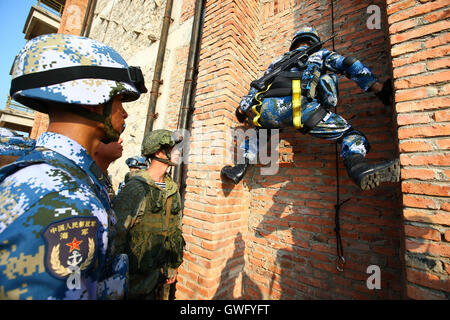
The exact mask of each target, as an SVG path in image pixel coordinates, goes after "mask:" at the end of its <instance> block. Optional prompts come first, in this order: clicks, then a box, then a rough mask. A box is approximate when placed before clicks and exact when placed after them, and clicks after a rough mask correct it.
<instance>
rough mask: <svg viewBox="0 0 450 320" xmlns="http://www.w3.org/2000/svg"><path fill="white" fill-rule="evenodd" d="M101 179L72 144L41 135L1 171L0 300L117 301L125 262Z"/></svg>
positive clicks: (124, 281)
mask: <svg viewBox="0 0 450 320" xmlns="http://www.w3.org/2000/svg"><path fill="white" fill-rule="evenodd" d="M101 177H102V172H101V170H100V168H99V167H98V166H97V165H96V164H95V162H94V161H93V159H92V158H91V156H90V155H89V154H88V153H87V152H86V150H85V149H84V148H83V147H82V146H81V145H79V144H78V143H77V142H76V141H74V140H71V139H69V138H68V137H65V136H63V135H60V134H56V133H51V132H46V133H43V134H42V135H41V136H40V137H39V139H38V140H37V141H36V149H35V150H34V151H33V152H31V153H30V154H28V155H26V156H24V157H22V158H20V159H18V160H17V161H16V162H15V163H13V164H10V165H7V166H4V167H2V168H1V170H0V299H39V300H41V299H118V298H122V297H123V296H124V295H125V294H126V291H127V280H128V276H127V275H128V257H127V256H126V255H116V254H115V253H114V240H115V239H114V237H115V234H114V224H115V223H116V219H115V216H114V213H113V211H112V210H111V205H110V200H109V197H108V193H107V190H106V188H105V185H104V184H103V182H102V181H101Z"/></svg>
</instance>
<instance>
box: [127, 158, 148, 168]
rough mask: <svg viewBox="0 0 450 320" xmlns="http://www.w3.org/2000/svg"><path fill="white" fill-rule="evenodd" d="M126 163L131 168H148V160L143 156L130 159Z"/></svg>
mask: <svg viewBox="0 0 450 320" xmlns="http://www.w3.org/2000/svg"><path fill="white" fill-rule="evenodd" d="M125 163H126V164H127V166H128V167H129V168H139V169H145V168H147V160H146V159H145V157H143V156H134V157H131V158H128V159H127V160H126V161H125Z"/></svg>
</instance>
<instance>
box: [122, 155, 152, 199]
mask: <svg viewBox="0 0 450 320" xmlns="http://www.w3.org/2000/svg"><path fill="white" fill-rule="evenodd" d="M125 164H126V165H127V166H128V168H129V169H130V171H129V172H127V173H126V174H125V177H124V179H123V181H122V182H121V183H120V184H119V189H118V191H117V193H119V192H120V190H122V188H123V186H124V185H125V184H126V183H127V182H128V180H129V179H130V176H132V175H133V174H134V173H135V172H136V171H138V170H144V169H147V159H145V157H143V156H134V157H130V158H128V159H127V160H125Z"/></svg>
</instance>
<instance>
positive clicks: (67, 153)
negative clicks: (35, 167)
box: [36, 132, 101, 171]
mask: <svg viewBox="0 0 450 320" xmlns="http://www.w3.org/2000/svg"><path fill="white" fill-rule="evenodd" d="M36 147H44V148H47V149H50V150H52V151H55V152H57V153H59V154H61V155H63V156H64V157H66V158H68V159H70V160H72V161H73V162H75V163H76V164H77V165H78V166H79V167H81V168H82V169H84V170H86V171H92V168H91V167H92V164H93V163H95V162H94V160H93V159H92V157H91V156H90V155H89V154H88V153H87V151H86V149H85V148H84V147H83V146H81V145H80V144H79V143H78V142H76V141H75V140H73V139H70V138H69V137H66V136H64V135H62V134H59V133H54V132H44V133H43V134H41V135H40V136H39V138H38V139H37V141H36ZM100 171H101V170H100Z"/></svg>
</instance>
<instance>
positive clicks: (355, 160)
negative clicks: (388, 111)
mask: <svg viewBox="0 0 450 320" xmlns="http://www.w3.org/2000/svg"><path fill="white" fill-rule="evenodd" d="M319 42H320V38H319V36H318V34H317V32H316V31H315V30H314V29H313V28H311V27H306V28H302V29H301V30H299V31H298V32H297V33H296V34H295V35H294V37H293V39H292V42H291V46H290V48H289V52H288V53H285V54H284V55H282V56H280V57H279V58H277V59H276V60H275V61H274V62H273V63H272V64H271V65H270V66H269V68H268V69H267V71H266V73H265V74H268V73H269V72H271V71H272V69H273V67H274V65H275V64H276V63H277V62H278V61H280V60H281V59H283V57H284V56H286V55H289V54H292V53H293V51H304V50H306V49H307V48H308V47H310V46H312V45H314V44H316V43H319ZM336 73H338V74H342V75H345V76H346V77H347V78H349V79H351V80H353V81H354V82H356V84H357V85H358V86H359V87H360V88H361V89H362V90H363V91H372V92H374V93H375V94H376V96H377V97H378V98H379V99H380V100H381V101H382V102H383V103H384V104H385V105H390V104H392V86H391V81H390V80H387V81H386V82H385V83H384V84H381V83H380V82H378V80H377V78H376V77H375V76H374V74H373V73H372V71H371V70H370V69H369V68H368V67H367V66H365V65H364V64H362V63H361V62H360V61H359V60H357V59H356V58H354V57H351V56H350V57H343V56H342V55H340V54H338V53H337V52H332V51H329V50H326V49H323V48H320V46H318V48H317V50H316V51H315V52H313V53H312V54H310V55H309V56H308V58H307V61H306V62H305V63H304V66H302V67H301V68H300V67H293V68H292V69H290V70H287V71H286V72H282V73H281V74H280V75H279V76H278V77H277V78H275V79H274V80H273V82H272V83H271V85H270V86H269V87H268V90H267V91H265V92H258V91H257V90H256V89H255V88H253V87H252V88H251V89H250V91H249V93H248V94H247V95H246V96H244V97H243V98H242V100H241V102H240V104H239V107H238V108H237V109H236V117H237V118H238V120H239V121H240V122H245V120H246V118H247V117H248V116H254V117H253V121H252V122H253V124H254V125H255V126H256V128H266V129H274V128H285V127H295V128H296V129H298V130H300V131H301V132H302V133H304V134H305V133H308V134H310V135H312V136H315V137H319V138H322V139H327V140H338V141H340V144H341V152H340V156H341V157H342V158H343V159H344V164H345V166H346V168H347V172H348V175H349V176H350V178H351V179H352V180H353V181H354V182H355V183H356V184H357V185H358V186H359V187H360V188H361V189H363V190H368V189H372V188H374V187H377V186H378V185H379V183H380V182H389V181H390V182H396V181H399V175H400V166H399V161H398V159H394V160H389V161H384V162H381V163H377V164H369V163H368V162H367V161H366V160H365V156H366V154H367V152H368V151H369V148H370V145H369V142H368V140H367V138H366V136H365V135H364V134H363V133H362V132H360V131H358V130H356V129H354V128H353V127H352V126H351V125H350V124H349V123H348V122H347V121H346V120H345V119H344V118H342V117H341V116H340V115H338V114H335V113H333V112H332V111H331V108H332V107H335V106H336V104H337V101H338V78H337V75H336ZM294 80H299V81H298V82H297V86H298V89H297V90H294ZM293 92H297V97H295V95H294V94H293ZM296 101H297V104H296ZM294 105H297V106H298V108H297V109H295V108H294V107H293V106H294ZM240 148H241V149H243V151H244V161H243V162H244V163H239V164H237V165H236V166H234V167H232V166H225V167H224V168H222V171H221V173H222V175H224V176H225V177H227V178H229V179H231V180H232V181H233V182H234V183H235V184H237V183H239V181H241V179H242V178H243V177H244V175H245V173H246V171H247V169H248V166H249V163H250V161H254V159H256V156H257V151H258V141H257V139H251V140H246V141H244V143H243V144H242V145H241V146H240Z"/></svg>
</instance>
